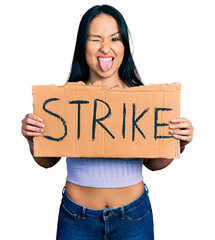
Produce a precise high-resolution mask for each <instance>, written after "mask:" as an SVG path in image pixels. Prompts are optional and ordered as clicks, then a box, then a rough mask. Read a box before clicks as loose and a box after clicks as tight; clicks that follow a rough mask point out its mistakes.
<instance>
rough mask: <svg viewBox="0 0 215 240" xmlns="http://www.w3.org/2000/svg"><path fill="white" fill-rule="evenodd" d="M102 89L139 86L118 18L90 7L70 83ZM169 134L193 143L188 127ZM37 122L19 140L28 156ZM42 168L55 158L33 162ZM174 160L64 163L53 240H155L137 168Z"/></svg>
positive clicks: (25, 126) (29, 120) (184, 123)
mask: <svg viewBox="0 0 215 240" xmlns="http://www.w3.org/2000/svg"><path fill="white" fill-rule="evenodd" d="M80 80H81V81H83V82H85V83H86V84H88V85H90V84H93V83H95V82H96V81H101V84H102V88H103V89H111V88H120V87H121V88H126V87H133V86H139V85H143V84H142V83H141V81H140V77H139V75H138V72H137V70H136V68H135V65H134V62H133V58H132V56H131V52H130V45H129V38H128V29H127V25H126V23H125V20H124V18H123V16H122V15H121V14H120V13H119V12H118V11H117V10H116V9H115V8H113V7H111V6H108V5H102V6H95V7H93V8H91V9H89V10H88V11H87V12H86V13H85V14H84V16H83V18H82V20H81V22H80V26H79V31H78V36H77V42H76V47H75V52H74V58H73V63H72V69H71V74H70V77H69V81H70V82H76V81H80ZM172 122H173V123H174V125H171V127H170V128H171V129H170V130H171V131H170V132H171V134H173V136H174V137H175V138H176V139H179V140H181V150H183V149H184V147H185V145H186V144H188V143H189V142H191V141H192V135H193V127H192V124H191V122H190V121H188V120H187V119H185V118H179V119H173V121H172ZM43 128H44V125H43V123H42V119H40V118H39V117H38V116H35V115H34V114H27V115H26V117H25V118H24V119H23V121H22V134H23V135H24V136H25V137H26V138H27V140H28V143H29V146H30V150H31V153H33V137H36V136H39V135H41V133H42V132H43ZM34 159H35V161H36V162H37V163H38V164H39V165H40V166H42V167H45V168H48V167H52V166H54V165H55V164H56V163H57V162H58V161H59V160H60V158H53V157H50V158H47V157H34ZM172 161H173V159H119V158H117V159H112V158H102V159H99V158H67V170H68V175H67V181H66V187H65V189H64V191H63V199H62V203H61V206H60V214H59V220H58V231H57V239H58V240H61V239H64V240H67V239H93V240H96V239H104V238H105V239H124V240H125V239H132V240H134V239H142V240H143V239H147V240H149V239H154V232H153V218H152V210H151V205H150V201H149V198H148V190H147V187H146V185H145V184H144V183H143V176H142V165H143V164H144V165H145V166H146V167H147V168H149V169H151V170H159V169H162V168H165V167H166V166H168V165H169V164H170V163H171V162H172Z"/></svg>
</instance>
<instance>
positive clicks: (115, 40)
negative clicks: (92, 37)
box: [111, 38, 120, 42]
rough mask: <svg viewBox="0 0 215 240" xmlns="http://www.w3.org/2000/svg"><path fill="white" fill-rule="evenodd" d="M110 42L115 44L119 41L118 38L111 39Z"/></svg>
mask: <svg viewBox="0 0 215 240" xmlns="http://www.w3.org/2000/svg"><path fill="white" fill-rule="evenodd" d="M111 41H112V42H117V41H120V39H119V38H112V39H111Z"/></svg>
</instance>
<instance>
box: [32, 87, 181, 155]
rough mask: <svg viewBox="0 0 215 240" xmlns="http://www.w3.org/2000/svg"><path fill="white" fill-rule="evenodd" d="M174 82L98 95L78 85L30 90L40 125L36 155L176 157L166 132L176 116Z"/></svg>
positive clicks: (176, 144)
mask: <svg viewBox="0 0 215 240" xmlns="http://www.w3.org/2000/svg"><path fill="white" fill-rule="evenodd" d="M180 91H181V85H180V84H179V83H172V84H154V85H147V86H139V87H131V88H121V89H111V90H102V89H101V84H98V83H96V84H94V85H93V86H87V85H85V83H83V82H76V83H67V84H66V85H65V86H60V87H58V86H56V85H44V86H33V100H34V113H35V114H36V115H38V116H39V117H41V118H42V119H43V123H44V124H45V128H44V132H43V133H42V135H41V136H39V137H35V138H34V155H35V156H47V157H48V156H50V157H51V156H54V157H114V158H130V157H132V158H179V157H180V143H179V140H176V139H174V138H173V137H172V135H171V134H170V133H169V131H170V129H169V124H170V121H171V120H172V119H174V118H179V117H180Z"/></svg>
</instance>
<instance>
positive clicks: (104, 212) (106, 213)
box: [62, 184, 148, 218]
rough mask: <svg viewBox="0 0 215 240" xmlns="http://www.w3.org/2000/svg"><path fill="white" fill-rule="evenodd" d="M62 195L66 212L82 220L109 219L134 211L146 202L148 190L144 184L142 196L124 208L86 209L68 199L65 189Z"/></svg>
mask: <svg viewBox="0 0 215 240" xmlns="http://www.w3.org/2000/svg"><path fill="white" fill-rule="evenodd" d="M62 194H63V199H62V204H65V206H66V207H67V209H68V210H72V211H75V212H76V213H78V214H80V215H81V216H82V218H85V216H93V217H100V216H103V218H105V217H110V215H111V216H116V215H121V216H124V214H126V213H128V212H130V211H132V210H134V209H135V208H137V207H138V206H140V205H141V204H143V202H144V201H145V200H146V198H147V196H148V188H147V186H146V184H144V190H143V192H142V194H141V195H140V196H139V197H138V198H137V199H135V200H134V201H132V202H130V203H128V204H126V205H124V206H121V207H118V208H105V209H92V208H87V207H84V206H81V205H79V204H78V203H76V202H74V201H73V200H72V199H70V198H69V196H68V195H67V193H66V190H65V187H64V189H63V193H62Z"/></svg>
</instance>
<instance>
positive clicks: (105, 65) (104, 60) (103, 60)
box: [97, 57, 114, 72]
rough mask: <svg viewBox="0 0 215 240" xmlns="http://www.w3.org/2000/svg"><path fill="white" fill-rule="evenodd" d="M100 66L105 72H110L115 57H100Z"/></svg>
mask: <svg viewBox="0 0 215 240" xmlns="http://www.w3.org/2000/svg"><path fill="white" fill-rule="evenodd" d="M97 60H98V62H99V66H100V67H101V69H102V71H103V72H108V71H109V70H110V69H111V67H112V65H113V60H114V58H113V57H98V58H97Z"/></svg>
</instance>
